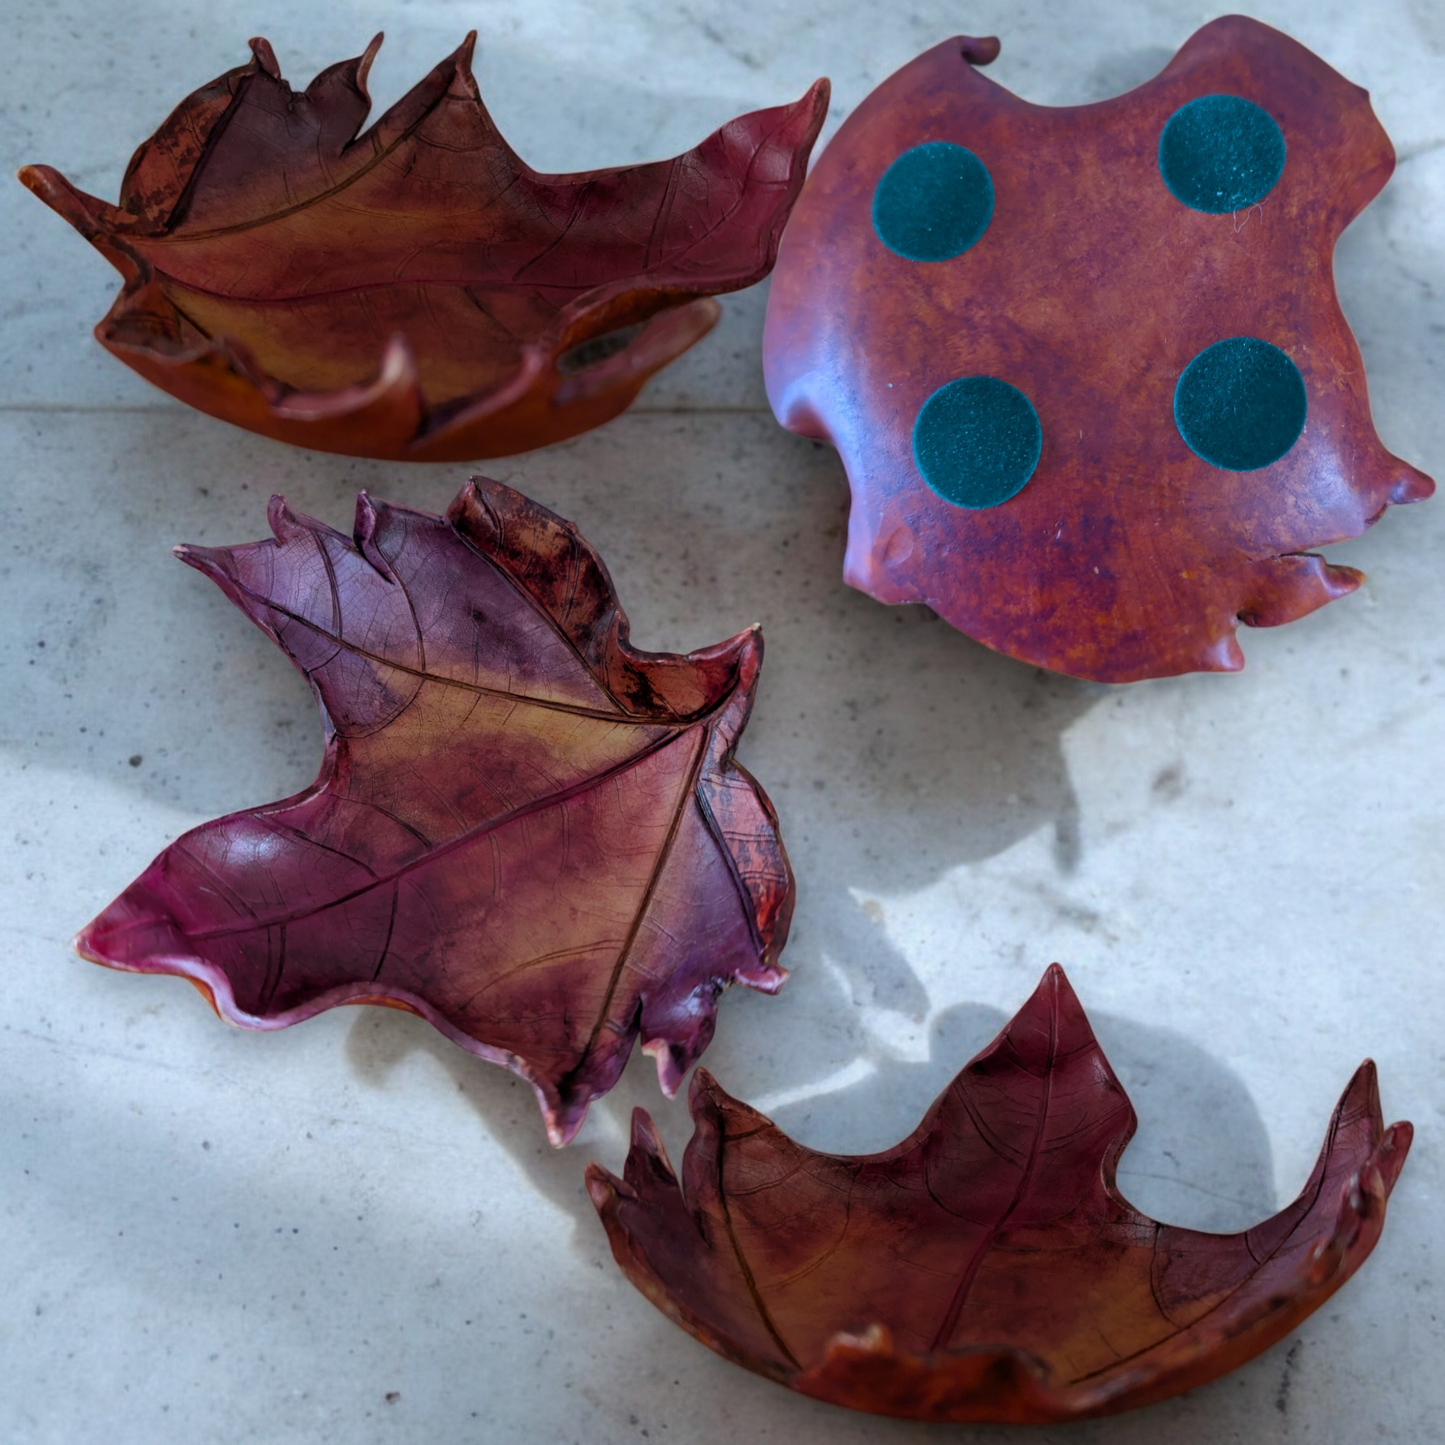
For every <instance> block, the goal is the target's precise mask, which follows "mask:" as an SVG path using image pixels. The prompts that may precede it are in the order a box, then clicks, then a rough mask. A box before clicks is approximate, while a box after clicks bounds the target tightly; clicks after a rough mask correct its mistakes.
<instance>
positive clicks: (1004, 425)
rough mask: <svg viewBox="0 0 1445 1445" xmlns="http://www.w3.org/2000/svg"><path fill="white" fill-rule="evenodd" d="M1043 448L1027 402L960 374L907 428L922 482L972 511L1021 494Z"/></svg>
mask: <svg viewBox="0 0 1445 1445" xmlns="http://www.w3.org/2000/svg"><path fill="white" fill-rule="evenodd" d="M1043 444H1044V433H1043V428H1042V427H1040V426H1039V415H1038V413H1037V412H1036V411H1035V410H1034V406H1033V403H1032V402H1031V401H1030V400H1029V399H1028V397H1026V396H1025V395H1024V394H1023V392H1021V391H1020V390H1019V389H1018V388H1017V387H1016V386H1010V385H1009V384H1008V382H1006V381H1000V380H999V379H998V378H997V377H996V376H963V377H960V378H959V379H958V380H957V381H950V382H949V383H948V384H947V385H946V386H940V387H939V388H938V390H937V391H935V392H934V393H933V395H932V396H930V397H929V398H928V400H927V401H926V402H924V403H923V406H922V407H921V408H920V409H919V412H918V420H917V421H916V422H914V424H913V456H914V459H915V460H916V461H917V463H918V470H919V471H920V472H922V473H923V480H924V481H926V482H927V483H928V485H929V486H930V487H932V488H933V490H934V491H935V492H937V493H938V495H939V496H940V497H942V498H943V499H944V501H946V502H952V503H953V504H954V506H956V507H968V508H970V509H972V510H975V511H977V510H981V509H982V508H984V507H996V506H998V504H999V503H1000V502H1006V501H1008V499H1009V498H1010V497H1012V496H1014V495H1016V494H1017V493H1018V492H1019V491H1021V490H1022V489H1023V486H1024V483H1025V482H1027V481H1028V479H1029V478H1030V477H1031V476H1033V474H1034V468H1035V467H1036V466H1038V464H1039V453H1040V452H1041V451H1042V450H1043Z"/></svg>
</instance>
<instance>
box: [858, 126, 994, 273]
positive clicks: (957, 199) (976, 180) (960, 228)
mask: <svg viewBox="0 0 1445 1445" xmlns="http://www.w3.org/2000/svg"><path fill="white" fill-rule="evenodd" d="M992 217H993V181H992V180H991V179H990V178H989V174H988V167H987V166H985V165H984V163H983V162H982V161H981V160H979V158H978V157H977V156H976V155H974V153H973V152H972V151H971V150H969V149H967V148H966V147H965V146H959V145H953V144H952V143H951V142H949V141H928V142H927V143H926V144H924V145H921V146H914V147H913V149H912V150H911V151H904V152H903V154H902V155H901V156H899V157H898V159H897V160H896V161H894V162H893V164H892V165H891V166H889V167H888V169H887V170H886V171H884V173H883V179H882V180H881V181H879V182H878V189H877V190H876V191H874V192H873V229H874V230H875V231H877V233H878V239H879V240H880V241H882V242H883V244H884V245H885V246H887V247H888V249H889V250H890V251H896V252H897V253H898V255H900V256H903V257H905V258H906V259H908V260H909V261H947V260H949V259H950V258H951V257H953V256H958V255H961V254H962V253H963V252H964V251H966V250H968V248H969V247H970V246H972V245H973V244H974V243H975V242H976V241H977V240H978V238H979V237H980V236H982V235H983V233H984V232H985V231H986V230H988V223H989V221H990V219H991V218H992Z"/></svg>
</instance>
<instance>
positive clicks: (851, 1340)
mask: <svg viewBox="0 0 1445 1445" xmlns="http://www.w3.org/2000/svg"><path fill="white" fill-rule="evenodd" d="M691 1107H692V1114H693V1120H694V1124H695V1132H694V1135H693V1139H692V1142H691V1143H690V1144H689V1145H688V1149H687V1154H686V1157H685V1159H684V1164H683V1179H682V1187H681V1190H679V1187H678V1183H677V1181H676V1179H675V1178H674V1175H673V1172H672V1168H671V1166H670V1164H669V1163H668V1161H667V1157H666V1155H665V1153H664V1152H663V1149H662V1146H661V1144H660V1142H659V1141H658V1139H657V1136H656V1133H655V1132H654V1130H653V1127H652V1124H651V1121H650V1120H649V1119H648V1117H647V1115H646V1114H645V1113H643V1112H642V1111H641V1110H638V1111H637V1113H636V1114H635V1115H634V1120H633V1141H632V1150H631V1153H630V1154H629V1156H628V1160H627V1168H626V1173H625V1177H624V1178H623V1179H617V1178H615V1177H614V1176H613V1175H611V1174H609V1173H608V1172H607V1171H606V1170H605V1169H602V1168H601V1167H600V1166H598V1165H596V1164H593V1165H590V1166H589V1168H588V1187H589V1189H590V1191H591V1194H592V1199H593V1202H594V1203H595V1205H596V1206H597V1210H598V1213H599V1214H600V1215H601V1217H602V1220H603V1223H604V1224H605V1225H606V1228H607V1232H608V1235H609V1238H610V1239H611V1243H612V1250H613V1253H614V1255H615V1256H616V1258H617V1261H618V1263H619V1264H620V1265H621V1266H622V1268H623V1270H624V1271H625V1272H626V1274H627V1276H628V1278H629V1279H631V1280H632V1282H633V1284H635V1285H636V1286H637V1288H638V1289H639V1290H641V1291H642V1293H643V1294H645V1295H646V1296H647V1297H648V1298H649V1299H650V1300H651V1301H652V1302H653V1303H654V1304H655V1305H657V1306H658V1308H659V1309H661V1310H662V1311H663V1312H664V1313H666V1314H667V1315H669V1316H670V1317H671V1318H672V1319H673V1320H674V1321H676V1322H677V1323H678V1324H680V1325H681V1326H682V1327H683V1328H684V1329H686V1330H688V1331H689V1332H690V1333H692V1334H693V1335H695V1336H696V1337H697V1338H698V1339H700V1340H701V1341H702V1342H703V1343H704V1344H707V1345H709V1346H711V1347H712V1348H713V1349H714V1350H716V1351H718V1353H720V1354H722V1355H725V1356H726V1357H727V1358H729V1359H731V1360H734V1361H736V1362H737V1363H739V1364H741V1365H745V1366H746V1367H747V1368H749V1369H752V1370H756V1371H757V1372H759V1373H760V1374H764V1375H767V1376H769V1377H771V1378H772V1379H775V1380H778V1381H780V1382H782V1383H784V1384H786V1385H788V1386H790V1387H791V1388H793V1389H795V1390H799V1391H801V1392H802V1393H804V1394H808V1395H814V1396H817V1397H819V1398H821V1399H825V1400H829V1401H832V1402H833V1403H835V1404H840V1405H847V1406H851V1407H852V1408H854V1409H859V1410H869V1411H873V1412H876V1413H879V1414H886V1415H900V1416H908V1417H913V1418H916V1419H923V1420H953V1421H964V1420H997V1421H1014V1422H1031V1421H1032V1422H1046V1421H1061V1420H1069V1419H1076V1418H1081V1417H1085V1416H1093V1415H1104V1414H1110V1413H1113V1412H1115V1411H1118V1410H1124V1409H1128V1408H1131V1407H1133V1406H1137V1405H1143V1404H1148V1403H1151V1402H1153V1401H1157V1400H1161V1399H1164V1398H1167V1397H1168V1396H1170V1395H1173V1394H1176V1393H1179V1392H1180V1391H1183V1390H1187V1389H1190V1388H1192V1387H1194V1386H1196V1385H1199V1384H1202V1383H1204V1382H1205V1381H1207V1380H1210V1379H1213V1378H1214V1377H1216V1376H1218V1375H1220V1374H1223V1373H1224V1372H1225V1371H1227V1370H1230V1369H1232V1368H1234V1367H1235V1366H1237V1365H1239V1364H1241V1363H1243V1362H1244V1361H1245V1360H1247V1359H1249V1358H1251V1357H1252V1356H1253V1355H1255V1354H1256V1353H1258V1352H1259V1351H1260V1350H1263V1349H1264V1348H1266V1347H1267V1346H1268V1345H1270V1344H1272V1343H1273V1342H1274V1341H1276V1340H1278V1339H1280V1338H1281V1337H1282V1336H1283V1335H1285V1334H1286V1333H1287V1332H1288V1331H1290V1330H1292V1329H1293V1328H1294V1327H1295V1326H1296V1325H1297V1324H1298V1323H1299V1321H1300V1320H1302V1319H1303V1318H1304V1317H1305V1316H1306V1315H1308V1314H1309V1313H1310V1312H1311V1311H1312V1310H1314V1309H1316V1308H1318V1306H1319V1305H1320V1304H1321V1302H1322V1301H1323V1300H1325V1299H1326V1298H1327V1297H1328V1296H1329V1295H1330V1294H1332V1293H1333V1292H1334V1291H1335V1290H1336V1289H1338V1288H1339V1286H1340V1285H1341V1284H1342V1283H1343V1282H1344V1281H1345V1280H1346V1279H1347V1278H1348V1277H1349V1276H1350V1275H1351V1274H1352V1273H1353V1272H1354V1271H1355V1269H1356V1268H1358V1266H1359V1265H1360V1263H1361V1262H1362V1261H1363V1260H1364V1258H1365V1257H1366V1256H1367V1255H1368V1254H1369V1252H1370V1250H1371V1249H1372V1248H1373V1247H1374V1244H1375V1241H1376V1240H1377V1238H1378V1237H1379V1233H1380V1230H1381V1227H1382V1226H1383V1223H1384V1216H1385V1204H1386V1200H1387V1198H1388V1195H1389V1193H1390V1190H1391V1188H1392V1187H1393V1185H1394V1182H1395V1179H1396V1177H1397V1176H1398V1174H1399V1171H1400V1168H1401V1166H1402V1164H1403V1163H1404V1159H1405V1154H1406V1152H1407V1150H1408V1148H1409V1145H1410V1139H1411V1128H1410V1125H1409V1124H1396V1125H1394V1126H1393V1127H1391V1128H1390V1129H1385V1128H1383V1126H1382V1121H1381V1118H1380V1108H1379V1097H1378V1093H1377V1089H1376V1083H1375V1072H1374V1066H1373V1065H1372V1064H1368V1063H1367V1064H1365V1065H1364V1066H1363V1067H1362V1068H1361V1069H1360V1070H1359V1072H1358V1073H1357V1074H1356V1075H1355V1078H1354V1080H1353V1081H1352V1082H1351V1084H1350V1086H1349V1088H1348V1089H1347V1090H1346V1092H1345V1095H1344V1098H1343V1099H1342V1100H1341V1102H1340V1104H1339V1107H1338V1108H1337V1109H1336V1111H1335V1115H1334V1118H1333V1119H1332V1120H1331V1122H1330V1128H1329V1133H1328V1135H1327V1137H1326V1140H1325V1145H1324V1149H1323V1151H1322V1153H1321V1155H1320V1159H1319V1162H1318V1164H1317V1165H1316V1166H1315V1169H1314V1172H1313V1174H1312V1175H1311V1176H1310V1179H1309V1182H1308V1183H1307V1184H1306V1185H1305V1188H1304V1191H1303V1193H1302V1194H1301V1195H1300V1197H1299V1198H1298V1199H1297V1200H1295V1202H1294V1203H1293V1204H1291V1205H1290V1206H1289V1207H1288V1208H1287V1209H1285V1210H1283V1211H1281V1212H1280V1213H1279V1214H1277V1215H1275V1216H1274V1218H1272V1219H1269V1220H1266V1221H1265V1222H1264V1223H1262V1224H1259V1225H1256V1226H1255V1227H1254V1228H1253V1229H1251V1230H1248V1231H1246V1232H1244V1233H1242V1234H1235V1235H1217V1234H1203V1233H1200V1232H1198V1231H1195V1230H1190V1229H1176V1228H1172V1227H1171V1226H1169V1225H1165V1224H1158V1223H1156V1222H1155V1221H1154V1220H1151V1219H1148V1218H1146V1217H1145V1216H1143V1215H1141V1214H1140V1213H1139V1212H1138V1211H1137V1210H1135V1209H1134V1208H1132V1207H1131V1206H1130V1205H1129V1204H1128V1203H1127V1201H1125V1200H1124V1199H1123V1198H1122V1197H1121V1196H1120V1195H1119V1193H1118V1190H1117V1189H1116V1187H1115V1182H1114V1175H1115V1168H1116V1166H1117V1164H1118V1161H1119V1157H1120V1155H1121V1154H1122V1153H1123V1150H1124V1147H1125V1145H1126V1144H1127V1143H1128V1141H1129V1138H1130V1136H1131V1135H1132V1134H1133V1132H1134V1126H1135V1118H1134V1111H1133V1109H1132V1108H1131V1107H1130V1104H1129V1101H1128V1099H1127V1098H1126V1097H1125V1096H1124V1093H1123V1090H1122V1089H1121V1088H1120V1085H1119V1082H1118V1080H1117V1079H1116V1078H1115V1077H1114V1075H1113V1073H1112V1071H1111V1070H1110V1068H1109V1065H1108V1062H1107V1061H1106V1060H1105V1058H1104V1055H1103V1053H1102V1051H1101V1050H1100V1048H1099V1045H1098V1043H1097V1042H1096V1040H1095V1039H1094V1036H1093V1033H1092V1031H1091V1030H1090V1027H1089V1023H1088V1020H1087V1019H1086V1018H1085V1016H1084V1013H1083V1010H1082V1009H1081V1008H1080V1006H1079V1003H1078V1000H1077V999H1076V998H1075V996H1074V993H1073V991H1072V989H1071V988H1070V987H1069V984H1068V981H1067V980H1066V979H1065V977H1064V974H1063V971H1062V969H1060V968H1059V967H1058V966H1057V965H1055V966H1053V967H1052V968H1050V969H1049V971H1048V973H1047V974H1046V975H1045V977H1044V979H1043V982H1042V983H1041V984H1040V986H1039V988H1038V990H1037V991H1036V992H1035V994H1034V996H1033V997H1032V998H1031V999H1030V1000H1029V1002H1028V1003H1027V1004H1025V1006H1024V1007H1023V1009H1022V1010H1021V1011H1020V1012H1019V1014H1018V1015H1017V1016H1016V1017H1015V1018H1014V1019H1013V1021H1012V1022H1011V1023H1010V1024H1009V1025H1008V1027H1007V1028H1006V1029H1005V1030H1004V1031H1003V1033H1002V1034H1000V1036H999V1037H998V1039H996V1040H995V1042H994V1043H993V1044H991V1045H990V1046H989V1047H988V1048H987V1049H985V1050H984V1051H983V1052H982V1053H981V1054H979V1055H978V1057H977V1058H975V1059H974V1060H973V1061H972V1062H971V1063H970V1064H968V1066H967V1067H966V1068H965V1069H964V1070H963V1071H962V1072H961V1073H960V1074H959V1075H958V1077H957V1078H956V1079H955V1080H954V1082H953V1083H952V1084H951V1085H950V1086H949V1088H948V1089H947V1090H946V1091H945V1092H944V1093H943V1095H942V1096H941V1097H940V1098H939V1099H938V1100H937V1101H936V1102H935V1103H934V1105H933V1106H932V1108H931V1109H930V1110H929V1111H928V1113H927V1114H926V1115H925V1116H924V1119H923V1122H922V1123H921V1124H920V1125H919V1126H918V1128H917V1130H915V1131H914V1133H913V1134H912V1135H911V1136H910V1137H909V1138H908V1139H906V1140H904V1142H903V1143H901V1144H899V1145H898V1146H897V1147H896V1148H894V1149H890V1150H888V1151H887V1152H886V1153H882V1154H875V1155H870V1156H863V1157H844V1156H839V1155H832V1154H821V1153H817V1152H815V1151H814V1150H811V1149H806V1148H804V1147H803V1146H801V1145H799V1144H796V1143H794V1142H793V1141H792V1140H791V1139H789V1138H788V1137H787V1136H786V1135H785V1134H783V1133H782V1132H781V1131H780V1130H779V1129H778V1128H777V1127H776V1126H774V1125H773V1124H772V1123H771V1122H770V1121H769V1120H767V1119H765V1118H764V1117H763V1116H762V1115H761V1114H759V1113H757V1112H756V1111H755V1110H753V1109H750V1108H748V1107H747V1105H745V1104H741V1103H739V1102H738V1101H737V1100H735V1099H732V1098H730V1097H729V1096H728V1095H727V1094H726V1093H724V1092H723V1090H722V1089H720V1088H719V1087H718V1085H717V1084H716V1083H715V1082H714V1081H713V1080H712V1079H711V1078H710V1077H708V1075H707V1074H706V1072H705V1071H701V1070H700V1071H699V1072H698V1074H697V1075H696V1076H695V1077H694V1079H693V1083H692V1093H691Z"/></svg>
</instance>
